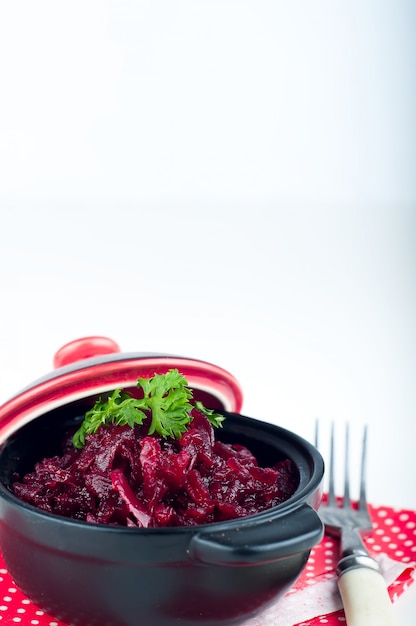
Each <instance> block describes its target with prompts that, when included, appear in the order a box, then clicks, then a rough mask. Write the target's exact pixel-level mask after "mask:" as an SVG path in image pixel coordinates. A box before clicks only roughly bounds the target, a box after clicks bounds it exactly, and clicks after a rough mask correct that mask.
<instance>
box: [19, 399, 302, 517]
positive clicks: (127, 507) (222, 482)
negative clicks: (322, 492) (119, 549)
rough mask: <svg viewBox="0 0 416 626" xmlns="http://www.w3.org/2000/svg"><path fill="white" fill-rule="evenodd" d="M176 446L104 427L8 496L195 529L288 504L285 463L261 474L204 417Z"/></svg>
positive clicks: (289, 470) (70, 513) (289, 467)
mask: <svg viewBox="0 0 416 626" xmlns="http://www.w3.org/2000/svg"><path fill="white" fill-rule="evenodd" d="M192 417H193V420H192V422H191V424H190V427H189V429H188V431H187V432H185V433H184V434H183V435H182V437H181V439H180V440H173V439H162V438H161V437H159V436H155V435H152V436H149V435H147V432H146V430H145V428H144V427H143V426H135V427H134V428H131V427H129V426H115V425H112V426H105V427H101V428H99V429H98V431H97V432H96V433H95V434H93V435H89V436H88V437H87V442H86V444H85V446H84V448H82V449H76V448H74V447H73V446H72V440H71V438H70V437H68V439H67V440H66V441H65V443H64V446H63V454H62V455H61V456H54V457H51V458H46V459H43V460H42V461H40V462H39V463H37V464H36V466H35V469H34V471H33V472H31V473H29V474H26V475H25V476H24V477H23V478H22V479H21V480H20V481H19V482H15V483H14V484H13V491H14V493H15V494H16V495H17V496H18V497H19V498H21V499H22V500H24V501H25V502H28V503H30V504H33V505H35V506H37V507H39V508H40V509H43V510H45V511H48V512H51V513H54V514H57V515H62V516H65V517H70V518H73V519H77V520H85V521H87V522H96V523H100V524H112V525H123V526H133V527H163V526H193V525H196V524H206V523H209V522H219V521H226V520H229V519H235V518H239V517H245V516H246V515H251V514H253V513H257V512H259V511H262V510H264V509H268V508H270V507H272V506H275V505H276V504H279V503H280V502H283V501H284V500H286V499H287V498H289V497H290V496H291V495H292V494H293V493H294V491H295V489H296V487H297V482H298V479H297V471H296V468H295V467H294V466H293V464H292V462H291V461H290V460H289V459H286V460H284V461H279V462H278V463H277V464H276V465H275V466H274V467H265V468H264V467H260V466H259V465H258V462H257V460H256V458H255V457H254V456H253V454H252V453H251V452H250V450H248V449H247V448H246V447H244V446H241V445H230V444H226V443H223V442H221V441H216V440H215V437H214V430H213V428H212V426H211V424H210V422H209V421H208V419H207V418H206V417H205V415H204V414H203V413H201V412H200V411H198V410H197V409H193V410H192Z"/></svg>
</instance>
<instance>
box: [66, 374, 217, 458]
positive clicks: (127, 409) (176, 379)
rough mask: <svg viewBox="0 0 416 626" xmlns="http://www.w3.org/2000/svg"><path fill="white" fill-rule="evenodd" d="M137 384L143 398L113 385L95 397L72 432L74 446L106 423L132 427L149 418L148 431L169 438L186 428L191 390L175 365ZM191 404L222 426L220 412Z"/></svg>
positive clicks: (180, 433)
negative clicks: (105, 393)
mask: <svg viewBox="0 0 416 626" xmlns="http://www.w3.org/2000/svg"><path fill="white" fill-rule="evenodd" d="M137 387H138V388H139V389H142V391H143V398H134V397H133V396H132V395H131V394H130V393H128V392H126V391H123V390H122V389H115V390H114V391H113V392H112V393H111V394H110V395H109V396H108V397H107V398H104V399H103V398H99V399H98V400H97V401H96V402H95V404H94V406H93V407H92V409H90V410H89V411H87V412H86V414H85V417H84V421H83V422H82V424H81V426H80V428H79V429H78V430H77V432H76V433H75V435H74V437H73V444H74V446H75V447H76V448H82V447H83V446H84V445H85V441H86V437H87V436H88V435H90V434H93V433H95V432H96V431H97V430H98V428H100V426H106V425H107V426H108V425H110V424H116V425H118V426H130V427H133V426H134V425H135V424H143V422H144V421H145V420H146V419H151V423H150V426H149V431H148V432H149V435H153V434H154V433H157V434H159V435H161V436H162V437H172V438H179V437H180V436H181V435H182V434H183V433H184V432H185V431H186V430H187V426H188V424H189V422H191V420H192V415H191V411H192V408H193V405H192V404H191V400H192V397H193V394H192V389H191V388H190V387H189V386H188V383H187V380H186V379H185V378H184V376H182V374H180V373H179V372H178V370H177V369H171V370H169V371H168V372H167V373H166V374H155V375H154V376H152V377H151V378H139V379H138V380H137ZM195 407H196V408H197V409H198V410H199V411H201V412H202V413H204V414H205V415H206V417H207V418H208V419H209V421H210V422H211V424H212V425H213V426H215V427H221V426H222V422H223V421H224V417H223V416H222V415H220V414H219V413H215V411H213V410H212V409H207V408H205V407H204V405H203V404H202V402H196V403H195Z"/></svg>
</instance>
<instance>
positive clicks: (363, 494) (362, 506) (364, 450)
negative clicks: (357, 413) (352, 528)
mask: <svg viewBox="0 0 416 626" xmlns="http://www.w3.org/2000/svg"><path fill="white" fill-rule="evenodd" d="M366 464H367V425H365V426H364V433H363V442H362V450H361V474H360V498H359V501H358V508H359V509H360V510H363V509H367V495H366V486H365V483H366V480H365V475H366Z"/></svg>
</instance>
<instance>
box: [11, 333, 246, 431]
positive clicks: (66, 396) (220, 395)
mask: <svg viewBox="0 0 416 626" xmlns="http://www.w3.org/2000/svg"><path fill="white" fill-rule="evenodd" d="M54 367H55V370H54V371H52V372H51V373H50V374H48V375H46V376H44V377H43V378H41V379H38V380H36V381H35V382H34V383H33V384H31V385H30V386H29V387H26V388H25V389H23V390H22V391H20V392H19V393H18V394H16V395H15V396H13V397H12V398H11V399H10V400H8V401H7V402H6V403H5V404H3V405H2V406H1V407H0V441H4V440H5V439H6V438H7V437H8V436H9V435H10V434H11V433H12V432H14V431H15V430H17V428H19V427H20V426H22V425H23V424H25V423H27V422H30V421H31V420H33V419H35V418H36V417H38V416H39V415H42V414H43V413H46V412H47V411H50V410H52V409H54V408H57V407H60V406H63V405H65V404H68V403H70V402H73V401H75V400H80V399H82V398H87V397H90V396H95V395H99V394H100V393H103V392H106V391H112V390H113V389H115V388H117V387H123V388H128V387H134V386H135V384H136V382H137V378H139V377H151V376H153V375H154V374H164V373H166V372H167V371H168V370H170V369H173V368H176V369H178V370H179V371H180V372H181V374H182V375H183V376H185V378H186V380H187V381H188V383H189V386H190V387H192V389H193V390H194V398H195V399H196V400H201V401H203V402H204V404H205V405H206V406H207V407H208V408H213V409H222V410H225V411H231V412H235V413H239V412H240V410H241V406H242V401H243V396H242V391H241V388H240V385H239V383H238V382H237V380H236V379H235V378H234V376H232V374H230V373H229V372H227V371H226V370H224V369H222V368H221V367H218V366H217V365H213V364H212V363H207V362H205V361H199V360H197V359H192V358H187V357H183V356H175V355H169V354H159V353H151V352H131V353H129V352H120V348H119V346H118V345H117V343H116V342H115V341H113V340H112V339H109V338H107V337H99V336H93V337H83V338H82V339H77V340H75V341H72V342H70V343H68V344H66V345H64V346H63V347H62V348H60V349H59V350H58V352H57V353H56V354H55V357H54Z"/></svg>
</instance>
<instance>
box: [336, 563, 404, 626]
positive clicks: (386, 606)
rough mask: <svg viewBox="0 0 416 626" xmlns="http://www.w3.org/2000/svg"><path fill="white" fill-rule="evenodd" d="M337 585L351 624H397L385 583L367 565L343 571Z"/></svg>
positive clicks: (360, 625)
mask: <svg viewBox="0 0 416 626" xmlns="http://www.w3.org/2000/svg"><path fill="white" fill-rule="evenodd" d="M338 588H339V591H340V594H341V598H342V603H343V606H344V612H345V617H346V620H347V624H348V626H397V624H398V622H397V620H396V617H395V615H394V611H393V605H392V603H391V600H390V597H389V594H388V591H387V587H386V582H385V580H384V578H383V576H382V574H381V573H379V572H377V571H376V570H374V569H370V568H368V567H355V568H352V569H348V570H346V571H344V572H343V573H342V574H341V575H340V577H339V579H338Z"/></svg>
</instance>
